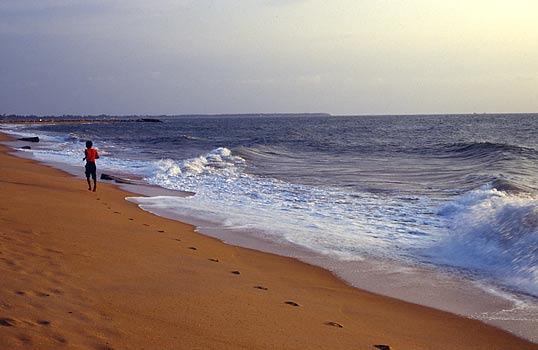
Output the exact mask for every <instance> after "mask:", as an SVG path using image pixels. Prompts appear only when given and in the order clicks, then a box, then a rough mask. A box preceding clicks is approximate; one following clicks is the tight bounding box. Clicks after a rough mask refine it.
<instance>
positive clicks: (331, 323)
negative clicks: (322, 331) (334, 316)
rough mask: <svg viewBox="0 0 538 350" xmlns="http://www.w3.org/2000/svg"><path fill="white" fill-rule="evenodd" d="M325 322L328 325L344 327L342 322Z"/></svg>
mask: <svg viewBox="0 0 538 350" xmlns="http://www.w3.org/2000/svg"><path fill="white" fill-rule="evenodd" d="M324 324H325V325H326V326H332V327H336V328H344V326H342V325H341V324H340V323H337V322H325V323H324Z"/></svg>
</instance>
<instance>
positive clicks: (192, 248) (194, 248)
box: [189, 247, 198, 250]
mask: <svg viewBox="0 0 538 350" xmlns="http://www.w3.org/2000/svg"><path fill="white" fill-rule="evenodd" d="M189 249H190V250H198V248H196V247H189Z"/></svg>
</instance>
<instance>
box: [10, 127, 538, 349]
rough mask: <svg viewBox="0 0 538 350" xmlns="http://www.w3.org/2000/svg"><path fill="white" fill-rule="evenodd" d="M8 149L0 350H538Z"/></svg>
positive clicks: (525, 343) (513, 337)
mask: <svg viewBox="0 0 538 350" xmlns="http://www.w3.org/2000/svg"><path fill="white" fill-rule="evenodd" d="M0 140H7V137H6V136H4V135H2V134H0ZM9 151H10V149H9V148H7V147H5V146H0V221H1V223H0V227H1V228H2V229H1V230H0V276H1V277H0V281H1V282H0V349H6V350H7V349H40V350H42V349H62V348H66V349H101V350H104V349H376V348H378V349H389V347H388V346H390V349H396V350H398V349H452V350H453V349H503V350H505V349H513V350H516V349H517V350H525V349H538V346H537V345H536V344H533V343H531V342H528V341H526V340H523V339H520V338H517V337H515V336H513V335H511V334H509V333H507V332H504V331H502V330H499V329H497V328H494V327H491V326H488V325H485V324H483V323H481V322H479V321H476V320H470V319H465V318H462V317H459V316H456V315H452V314H449V313H446V312H442V311H438V310H434V309H431V308H427V307H423V306H419V305H415V304H410V303H406V302H402V301H398V300H395V299H391V298H387V297H383V296H379V295H376V294H372V293H369V292H365V291H361V290H358V289H355V288H352V287H350V286H348V285H346V284H345V283H343V282H341V281H340V280H338V279H337V278H335V277H334V276H333V275H332V274H331V273H329V272H327V271H325V270H323V269H321V268H317V267H314V266H310V265H307V264H304V263H301V262H299V261H297V260H294V259H290V258H285V257H280V256H276V255H272V254H268V253H263V252H258V251H254V250H249V249H245V248H238V247H234V246H230V245H226V244H224V243H222V242H220V241H218V240H216V239H212V238H209V237H206V236H203V235H200V234H197V233H196V232H194V227H192V226H190V225H186V224H183V223H180V222H176V221H172V220H167V219H164V218H160V217H157V216H154V215H152V214H150V213H147V212H145V211H142V210H141V209H139V208H138V207H137V206H136V205H135V204H133V203H130V202H128V201H126V200H125V197H127V196H132V195H133V194H131V193H128V192H125V191H122V190H120V189H118V188H117V187H115V186H113V185H110V184H105V183H99V184H98V190H97V192H96V193H91V192H88V191H87V188H86V182H85V179H83V178H82V177H81V178H73V177H72V176H70V175H68V174H66V173H64V172H62V171H60V170H57V169H53V168H50V167H47V166H44V165H40V164H37V163H35V162H33V161H30V160H26V159H21V158H17V157H14V156H12V155H9V154H8V152H9ZM82 171H83V167H81V174H82ZM383 345H384V346H386V347H383ZM376 346H377V347H376Z"/></svg>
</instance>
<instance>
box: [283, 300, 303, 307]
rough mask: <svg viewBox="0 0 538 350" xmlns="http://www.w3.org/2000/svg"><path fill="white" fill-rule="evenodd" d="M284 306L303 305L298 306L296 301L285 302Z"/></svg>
mask: <svg viewBox="0 0 538 350" xmlns="http://www.w3.org/2000/svg"><path fill="white" fill-rule="evenodd" d="M284 304H288V305H291V306H301V305H299V304H297V303H296V302H294V301H285V302H284Z"/></svg>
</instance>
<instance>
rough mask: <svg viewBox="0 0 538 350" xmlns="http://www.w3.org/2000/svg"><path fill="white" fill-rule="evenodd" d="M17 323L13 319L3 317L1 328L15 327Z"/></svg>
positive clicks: (0, 319)
mask: <svg viewBox="0 0 538 350" xmlns="http://www.w3.org/2000/svg"><path fill="white" fill-rule="evenodd" d="M16 324H17V322H16V321H15V320H14V319H12V318H7V317H2V318H0V326H4V327H15V325H16Z"/></svg>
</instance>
